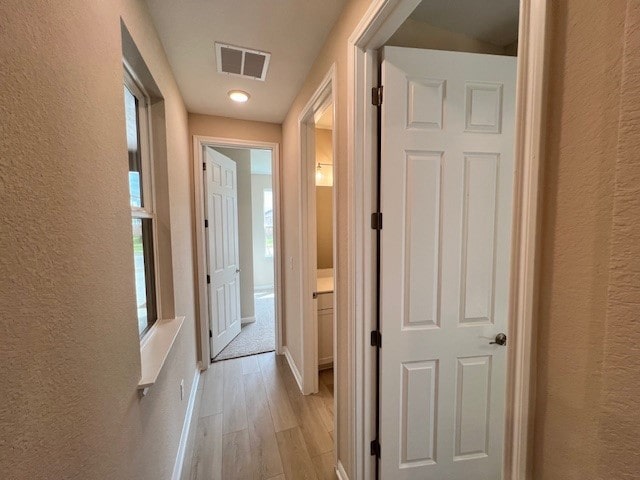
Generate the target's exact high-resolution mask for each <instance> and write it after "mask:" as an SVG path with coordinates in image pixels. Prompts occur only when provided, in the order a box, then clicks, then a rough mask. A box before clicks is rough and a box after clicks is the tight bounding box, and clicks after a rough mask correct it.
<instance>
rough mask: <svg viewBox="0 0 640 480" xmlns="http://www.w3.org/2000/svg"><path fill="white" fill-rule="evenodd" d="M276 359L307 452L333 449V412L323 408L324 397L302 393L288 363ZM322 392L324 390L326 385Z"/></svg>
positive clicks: (314, 453)
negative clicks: (331, 433)
mask: <svg viewBox="0 0 640 480" xmlns="http://www.w3.org/2000/svg"><path fill="white" fill-rule="evenodd" d="M279 360H280V359H276V365H277V368H278V372H279V374H280V377H281V378H282V379H283V381H284V383H285V385H286V389H287V394H288V395H289V401H290V403H291V407H292V409H293V412H294V413H295V415H296V417H297V418H298V425H299V426H300V430H301V431H302V435H303V436H304V439H305V441H306V442H307V449H308V450H309V454H310V455H311V456H312V457H314V456H317V455H321V454H323V453H326V452H328V451H330V450H332V449H333V439H332V438H331V435H329V431H330V430H333V414H332V413H331V412H328V411H327V409H326V408H325V403H324V399H323V398H322V397H320V396H319V395H302V392H301V391H300V388H299V387H298V383H297V382H296V380H295V378H294V376H293V374H292V373H291V369H290V368H289V365H287V364H286V361H285V362H284V363H282V362H281V361H279ZM323 388H324V392H326V387H323Z"/></svg>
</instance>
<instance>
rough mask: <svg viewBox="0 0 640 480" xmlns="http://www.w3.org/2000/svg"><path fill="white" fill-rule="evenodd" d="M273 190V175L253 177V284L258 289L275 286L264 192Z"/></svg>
mask: <svg viewBox="0 0 640 480" xmlns="http://www.w3.org/2000/svg"><path fill="white" fill-rule="evenodd" d="M265 189H270V190H271V191H272V192H273V188H272V179H271V175H259V174H254V175H251V198H252V208H253V215H252V217H253V218H252V222H253V283H254V285H255V287H256V288H260V287H271V286H273V283H274V281H273V279H274V269H273V257H267V256H266V249H265V231H264V190H265Z"/></svg>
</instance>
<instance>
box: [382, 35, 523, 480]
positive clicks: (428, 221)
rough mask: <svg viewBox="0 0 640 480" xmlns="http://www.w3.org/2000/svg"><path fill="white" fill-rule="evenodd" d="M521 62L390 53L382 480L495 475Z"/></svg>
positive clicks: (483, 479) (385, 71) (481, 479)
mask: <svg viewBox="0 0 640 480" xmlns="http://www.w3.org/2000/svg"><path fill="white" fill-rule="evenodd" d="M515 80H516V59H515V58H514V57H502V56H495V55H479V54H470V53H459V52H445V51H433V50H420V49H411V48H397V47H386V48H385V49H384V50H383V62H382V85H383V87H384V92H383V93H384V99H383V104H382V117H381V122H382V123H381V129H382V130H381V131H382V134H381V165H382V166H381V179H382V185H381V201H382V213H383V216H384V222H383V229H382V232H381V255H382V259H381V264H380V268H381V292H382V293H381V333H382V348H381V350H380V355H381V371H380V375H381V377H380V381H381V384H380V401H381V403H380V421H381V424H380V428H381V434H380V442H381V463H380V468H381V473H382V478H383V479H385V480H386V479H394V480H402V479H415V480H418V479H419V480H431V479H432V480H444V479H448V480H499V479H500V478H501V477H502V463H503V438H504V428H505V411H504V408H505V396H506V371H507V365H506V361H507V349H506V346H502V345H499V344H495V343H493V344H492V343H491V342H494V341H495V338H496V335H497V334H499V333H505V334H508V332H507V323H508V321H507V320H508V319H507V313H508V295H509V265H510V254H511V216H512V196H513V191H512V190H513V174H514V171H513V165H514V120H515V119H514V105H515Z"/></svg>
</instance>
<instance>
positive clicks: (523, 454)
mask: <svg viewBox="0 0 640 480" xmlns="http://www.w3.org/2000/svg"><path fill="white" fill-rule="evenodd" d="M547 16H548V0H520V26H519V28H520V32H519V39H520V40H519V45H518V79H517V87H516V92H517V97H516V139H515V145H516V175H515V182H514V209H513V243H512V248H511V251H512V259H511V269H512V270H511V286H512V290H511V292H510V318H511V324H510V325H509V332H510V337H511V345H513V348H511V349H509V359H508V376H507V385H508V389H509V390H508V393H507V402H506V405H507V411H506V418H507V425H506V428H507V431H506V435H505V447H506V448H505V454H504V455H505V464H504V473H503V478H505V479H507V480H524V479H528V478H531V475H532V472H531V465H530V464H528V459H529V458H531V456H530V453H531V452H532V449H533V418H534V408H535V403H534V400H533V398H534V394H535V378H536V376H535V371H534V368H535V362H534V352H535V348H536V345H535V343H536V339H535V329H534V324H535V319H534V311H535V306H536V304H537V298H536V254H537V242H538V238H539V234H540V232H539V228H540V224H539V212H538V206H539V202H540V198H541V194H542V192H541V190H540V183H539V181H540V169H541V157H542V155H543V152H544V145H543V143H544V138H543V128H544V123H543V118H544V114H545V108H544V104H545V98H546V88H545V83H546V82H545V78H546V57H547V46H548V45H547V42H546V38H547Z"/></svg>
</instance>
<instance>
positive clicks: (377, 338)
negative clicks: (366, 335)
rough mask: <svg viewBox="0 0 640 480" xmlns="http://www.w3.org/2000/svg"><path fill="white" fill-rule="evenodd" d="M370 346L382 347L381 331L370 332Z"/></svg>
mask: <svg viewBox="0 0 640 480" xmlns="http://www.w3.org/2000/svg"><path fill="white" fill-rule="evenodd" d="M371 346H372V347H378V348H382V333H380V332H379V331H378V330H373V331H372V332H371Z"/></svg>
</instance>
